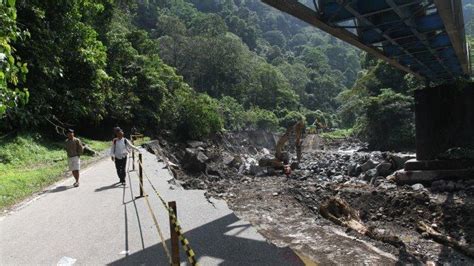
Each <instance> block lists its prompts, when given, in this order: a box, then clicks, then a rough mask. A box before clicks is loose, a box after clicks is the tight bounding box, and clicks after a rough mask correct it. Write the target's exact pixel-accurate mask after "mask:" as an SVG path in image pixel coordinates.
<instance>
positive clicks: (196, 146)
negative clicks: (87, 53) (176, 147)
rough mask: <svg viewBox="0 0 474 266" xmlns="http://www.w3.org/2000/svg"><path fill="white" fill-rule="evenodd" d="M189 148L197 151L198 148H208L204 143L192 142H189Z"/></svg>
mask: <svg viewBox="0 0 474 266" xmlns="http://www.w3.org/2000/svg"><path fill="white" fill-rule="evenodd" d="M187 144H188V146H189V147H191V148H193V149H196V148H198V147H207V144H206V143H204V142H202V141H196V140H190V141H188V142H187Z"/></svg>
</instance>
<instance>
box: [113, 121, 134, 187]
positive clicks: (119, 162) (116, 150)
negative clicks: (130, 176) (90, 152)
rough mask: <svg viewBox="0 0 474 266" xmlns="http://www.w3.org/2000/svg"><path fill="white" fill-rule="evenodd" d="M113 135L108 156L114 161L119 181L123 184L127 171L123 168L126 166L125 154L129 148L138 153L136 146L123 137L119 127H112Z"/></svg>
mask: <svg viewBox="0 0 474 266" xmlns="http://www.w3.org/2000/svg"><path fill="white" fill-rule="evenodd" d="M114 131H115V136H116V138H114V140H113V141H112V147H111V148H110V156H111V157H112V161H114V162H115V168H116V169H117V175H118V177H119V179H120V183H122V184H125V176H126V175H127V172H126V170H125V168H126V166H127V155H128V153H129V152H130V150H131V149H134V150H135V151H137V152H139V153H140V150H138V148H137V147H135V146H133V145H132V143H131V142H130V140H128V139H126V138H124V136H123V135H124V134H123V130H122V129H121V128H119V127H116V128H115V129H114Z"/></svg>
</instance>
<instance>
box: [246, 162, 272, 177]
mask: <svg viewBox="0 0 474 266" xmlns="http://www.w3.org/2000/svg"><path fill="white" fill-rule="evenodd" d="M249 173H250V174H251V175H253V176H265V175H267V174H268V172H267V168H266V167H261V166H258V165H250V169H249Z"/></svg>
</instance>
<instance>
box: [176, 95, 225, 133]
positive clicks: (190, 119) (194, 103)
mask: <svg viewBox="0 0 474 266" xmlns="http://www.w3.org/2000/svg"><path fill="white" fill-rule="evenodd" d="M176 104H177V105H178V113H179V115H178V121H179V122H178V125H177V131H176V133H177V134H178V135H179V136H180V137H183V138H185V139H202V138H206V137H209V136H210V134H212V133H214V132H218V131H220V130H222V127H223V121H222V118H221V116H220V115H219V105H218V102H217V101H216V100H214V99H212V98H211V97H209V96H208V95H205V94H197V93H195V92H192V91H190V90H180V91H178V92H177V94H176Z"/></svg>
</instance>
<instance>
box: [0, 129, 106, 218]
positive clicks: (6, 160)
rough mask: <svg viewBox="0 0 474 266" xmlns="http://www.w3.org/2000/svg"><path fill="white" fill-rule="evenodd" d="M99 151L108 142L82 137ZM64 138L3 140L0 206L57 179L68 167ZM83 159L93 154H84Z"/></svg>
mask: <svg viewBox="0 0 474 266" xmlns="http://www.w3.org/2000/svg"><path fill="white" fill-rule="evenodd" d="M80 139H81V140H82V141H83V143H85V144H87V145H88V146H89V147H90V148H92V149H94V150H96V151H103V150H105V149H107V148H109V147H110V142H109V141H96V140H89V139H85V138H80ZM63 145H64V140H60V141H51V140H47V139H44V138H43V137H41V136H40V135H39V134H34V135H19V136H16V137H14V138H9V139H2V140H0V209H4V208H7V207H9V206H12V205H13V204H15V203H17V202H19V201H21V200H22V199H24V198H26V197H28V196H30V195H32V194H33V193H35V192H38V191H41V190H42V189H43V188H44V187H46V186H48V185H51V184H52V183H54V182H56V181H58V180H59V179H60V178H61V176H62V174H63V173H64V172H65V171H66V170H67V156H66V152H65V150H64V147H63ZM81 158H82V160H83V161H88V160H91V158H92V157H91V156H86V155H84V156H82V157H81Z"/></svg>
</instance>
